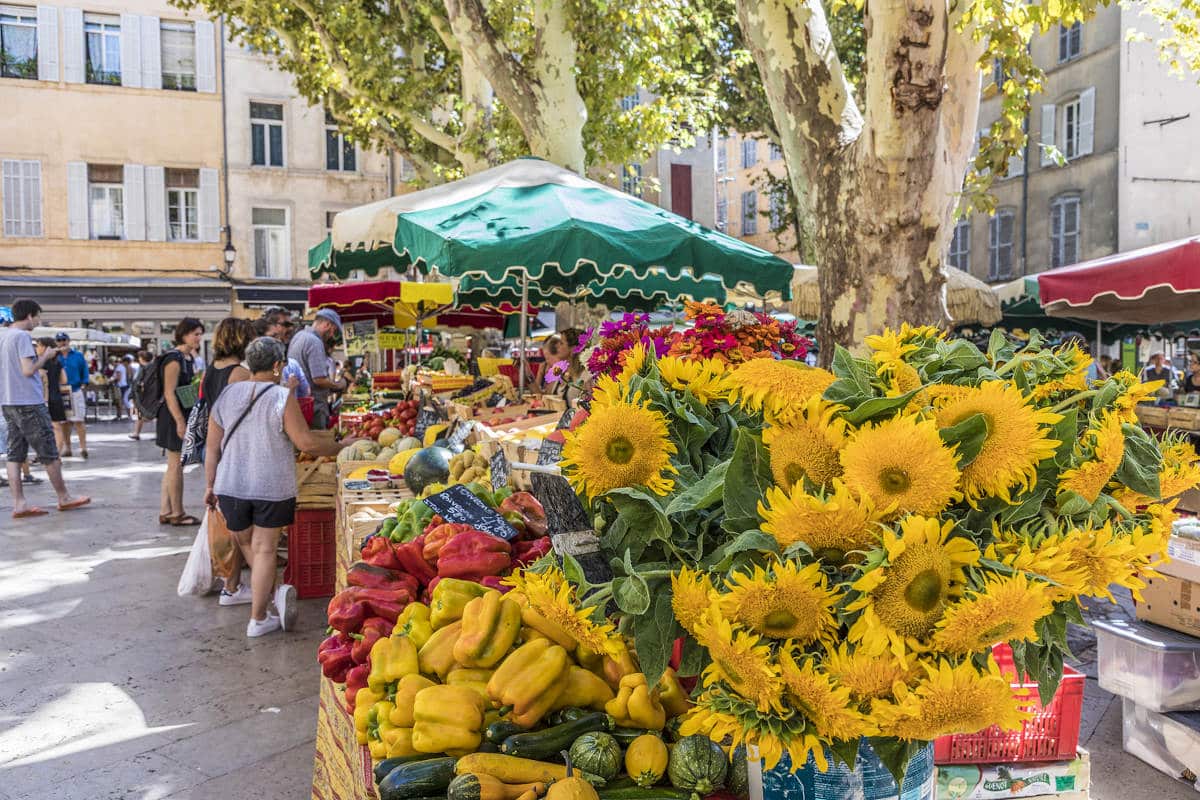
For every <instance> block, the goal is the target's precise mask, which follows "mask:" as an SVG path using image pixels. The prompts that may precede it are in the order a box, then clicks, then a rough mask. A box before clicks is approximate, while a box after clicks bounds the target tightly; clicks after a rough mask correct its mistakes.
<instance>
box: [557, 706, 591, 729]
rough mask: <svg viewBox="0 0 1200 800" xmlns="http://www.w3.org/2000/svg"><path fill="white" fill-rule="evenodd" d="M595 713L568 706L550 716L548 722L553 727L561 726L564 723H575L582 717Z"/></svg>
mask: <svg viewBox="0 0 1200 800" xmlns="http://www.w3.org/2000/svg"><path fill="white" fill-rule="evenodd" d="M591 713H594V712H593V711H592V710H591V709H590V708H579V707H578V706H567V707H566V708H560V709H559V710H558V711H555V712H554V713H553V714H551V715H550V716H549V718H548V719H547V721H548V722H549V723H550V724H551V725H561V724H563V723H564V722H574V721H575V720H577V719H580V718H581V717H586V716H587V715H588V714H591Z"/></svg>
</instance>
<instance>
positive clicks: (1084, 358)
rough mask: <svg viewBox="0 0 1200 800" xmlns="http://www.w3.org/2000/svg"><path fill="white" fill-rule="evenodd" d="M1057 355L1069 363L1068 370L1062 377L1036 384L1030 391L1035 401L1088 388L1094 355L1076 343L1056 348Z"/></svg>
mask: <svg viewBox="0 0 1200 800" xmlns="http://www.w3.org/2000/svg"><path fill="white" fill-rule="evenodd" d="M1055 355H1056V356H1057V357H1058V359H1059V360H1060V361H1062V362H1063V363H1064V364H1066V365H1067V370H1068V371H1067V373H1066V374H1065V375H1062V376H1061V377H1058V378H1050V379H1047V380H1045V381H1043V382H1041V383H1039V384H1037V385H1036V386H1034V387H1033V388H1032V389H1031V391H1030V393H1029V396H1030V397H1031V398H1032V399H1033V400H1034V402H1041V401H1042V400H1045V399H1047V398H1049V397H1051V396H1053V395H1056V394H1062V393H1065V392H1082V391H1084V390H1086V389H1087V388H1088V384H1087V371H1088V367H1090V366H1091V365H1092V357H1091V356H1089V355H1088V354H1087V353H1085V352H1083V350H1081V349H1080V348H1079V346H1078V345H1076V344H1069V345H1067V346H1066V347H1063V348H1061V349H1059V350H1056V351H1055Z"/></svg>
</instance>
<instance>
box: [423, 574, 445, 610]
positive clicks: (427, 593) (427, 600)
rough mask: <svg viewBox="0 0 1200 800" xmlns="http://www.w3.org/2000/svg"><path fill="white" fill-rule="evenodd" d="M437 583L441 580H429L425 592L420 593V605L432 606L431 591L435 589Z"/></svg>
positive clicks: (437, 578)
mask: <svg viewBox="0 0 1200 800" xmlns="http://www.w3.org/2000/svg"><path fill="white" fill-rule="evenodd" d="M439 581H441V578H440V577H435V578H434V579H433V580H431V581H430V582H429V585H428V586H426V587H425V591H423V592H421V602H422V603H424V604H425V605H427V606H432V605H433V590H434V589H436V588H437V585H438V582H439Z"/></svg>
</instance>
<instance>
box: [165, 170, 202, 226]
mask: <svg viewBox="0 0 1200 800" xmlns="http://www.w3.org/2000/svg"><path fill="white" fill-rule="evenodd" d="M166 181H167V239H168V240H170V241H172V242H198V241H200V212H199V209H200V171H199V170H195V169H168V170H167V171H166Z"/></svg>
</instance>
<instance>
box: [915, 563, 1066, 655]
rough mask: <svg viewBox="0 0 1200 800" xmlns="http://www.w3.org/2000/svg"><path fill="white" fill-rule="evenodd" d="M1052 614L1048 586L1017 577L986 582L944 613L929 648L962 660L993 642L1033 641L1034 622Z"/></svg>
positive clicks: (1034, 636)
mask: <svg viewBox="0 0 1200 800" xmlns="http://www.w3.org/2000/svg"><path fill="white" fill-rule="evenodd" d="M1053 610H1054V604H1053V603H1052V602H1051V599H1050V591H1049V585H1048V584H1045V583H1041V582H1038V581H1030V580H1029V579H1028V578H1027V577H1025V576H1024V575H1021V574H1019V573H1018V574H1016V575H1012V576H1008V577H996V578H989V579H987V580H986V581H985V582H984V585H983V588H982V589H978V590H972V591H970V592H968V593H967V595H966V596H965V597H964V598H963V599H961V600H959V601H958V602H956V603H953V604H952V605H950V606H949V607H948V608H947V609H946V613H945V615H944V616H943V617H942V618H941V620H939V621H938V623H937V632H936V633H935V634H934V635H933V646H934V648H936V649H937V650H939V651H942V652H945V653H948V654H950V655H958V656H966V655H971V654H973V653H979V652H982V651H984V650H987V649H988V648H989V647H991V646H992V645H994V644H996V643H997V642H1023V641H1029V640H1031V639H1035V638H1037V631H1036V630H1035V626H1036V625H1037V621H1038V620H1040V619H1041V618H1042V617H1044V616H1046V615H1047V614H1049V613H1051V612H1052V611H1053Z"/></svg>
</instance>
